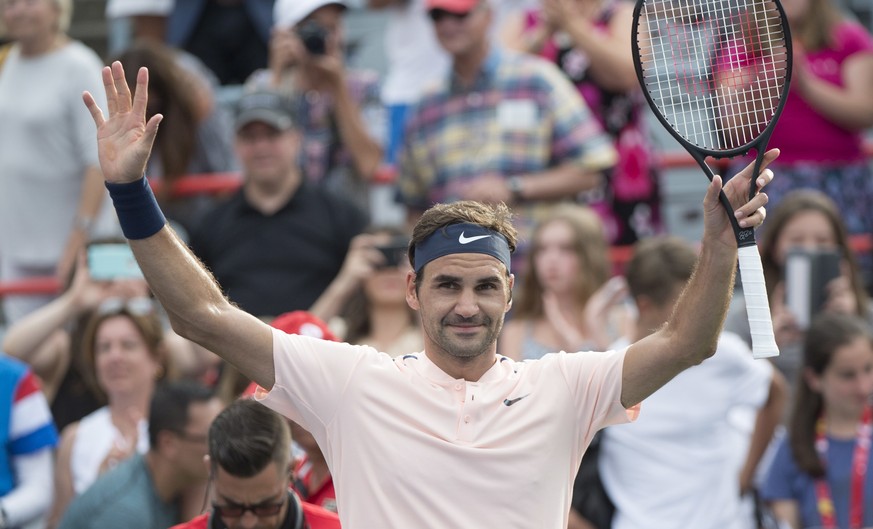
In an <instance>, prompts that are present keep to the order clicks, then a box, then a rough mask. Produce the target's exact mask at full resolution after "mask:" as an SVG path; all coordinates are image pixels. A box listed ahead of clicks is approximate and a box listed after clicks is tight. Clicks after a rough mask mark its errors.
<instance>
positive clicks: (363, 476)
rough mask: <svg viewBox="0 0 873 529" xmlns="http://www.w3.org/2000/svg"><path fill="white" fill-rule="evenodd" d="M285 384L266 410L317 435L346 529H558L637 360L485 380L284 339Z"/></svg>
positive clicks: (605, 356) (545, 362) (531, 368)
mask: <svg viewBox="0 0 873 529" xmlns="http://www.w3.org/2000/svg"><path fill="white" fill-rule="evenodd" d="M273 359H274V364H275V372H276V382H275V385H274V386H273V389H272V390H271V391H270V393H269V394H268V395H266V396H264V395H263V394H259V395H256V398H258V399H262V401H263V402H264V404H266V405H267V406H269V407H270V408H272V409H274V410H276V411H277V412H279V413H282V414H283V415H285V416H287V417H289V418H291V419H292V420H294V421H296V422H299V423H300V424H301V425H303V426H304V427H305V428H306V429H308V430H309V431H310V432H312V434H313V436H314V437H315V439H316V441H318V444H319V446H320V447H321V449H322V451H323V452H324V455H325V458H326V459H327V463H328V466H329V467H330V471H331V475H332V476H333V482H334V486H335V487H336V493H337V510H338V512H339V515H340V520H341V522H342V524H343V527H349V528H367V527H378V528H380V529H390V528H402V529H408V528H410V527H415V528H416V529H429V528H433V529H444V528H446V527H464V528H485V527H499V528H501V529H511V528H518V529H530V528H531V527H537V528H538V529H559V528H565V527H567V516H568V511H569V508H570V495H571V489H572V483H573V478H574V477H575V474H576V469H577V468H578V467H579V462H580V460H581V458H582V454H583V452H584V451H585V448H586V447H587V446H588V443H589V442H590V441H591V438H592V437H593V436H594V434H595V432H596V431H597V430H598V429H600V428H601V427H603V426H606V425H609V424H615V423H620V422H626V421H628V420H630V419H632V418H634V417H635V416H636V412H637V410H638V408H633V409H631V410H625V409H624V407H623V406H622V405H621V373H622V365H623V361H624V350H622V351H610V352H607V353H573V354H566V353H558V354H549V355H546V356H545V357H543V358H542V359H540V360H536V361H529V362H522V363H517V362H514V361H512V360H510V359H508V358H505V357H498V361H497V362H495V364H494V366H492V367H491V369H489V370H488V371H487V372H486V373H485V374H484V375H483V376H482V377H481V378H480V380H479V381H477V382H468V381H465V380H458V379H454V378H452V377H450V376H449V375H447V374H446V373H445V372H444V371H442V370H441V369H439V368H438V367H437V366H436V365H435V364H434V363H433V362H431V361H430V360H429V359H428V357H427V356H426V355H425V354H424V353H413V354H408V355H404V356H401V357H396V358H392V357H390V356H389V355H387V354H384V353H378V352H376V350H375V349H373V348H371V347H367V346H353V345H348V344H342V343H336V342H326V341H322V340H317V339H314V338H310V337H306V336H290V335H287V334H285V333H283V332H281V331H277V330H274V331H273Z"/></svg>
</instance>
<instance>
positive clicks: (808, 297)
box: [785, 249, 842, 329]
mask: <svg viewBox="0 0 873 529" xmlns="http://www.w3.org/2000/svg"><path fill="white" fill-rule="evenodd" d="M841 261H842V258H841V256H840V254H839V253H837V252H836V251H832V250H804V249H793V250H789V252H788V254H787V256H786V258H785V305H786V307H787V308H788V310H790V311H791V313H792V314H793V315H794V317H795V318H796V319H797V324H798V326H799V327H800V328H801V329H806V328H807V327H809V322H810V321H812V319H813V317H814V316H815V315H816V314H818V312H819V311H820V310H821V309H822V307H823V306H824V304H825V303H826V302H827V299H828V293H827V286H828V283H830V282H831V281H832V280H833V279H836V278H837V277H839V276H840V262H841Z"/></svg>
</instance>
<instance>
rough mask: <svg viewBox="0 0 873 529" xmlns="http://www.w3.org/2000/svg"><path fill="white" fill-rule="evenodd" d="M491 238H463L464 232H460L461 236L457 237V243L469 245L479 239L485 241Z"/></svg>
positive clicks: (487, 236)
mask: <svg viewBox="0 0 873 529" xmlns="http://www.w3.org/2000/svg"><path fill="white" fill-rule="evenodd" d="M489 237H491V236H490V235H477V236H475V237H464V232H461V235H460V236H459V237H458V242H459V243H461V244H470V243H471V242H473V241H478V240H479V239H487V238H489Z"/></svg>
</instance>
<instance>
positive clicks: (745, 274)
mask: <svg viewBox="0 0 873 529" xmlns="http://www.w3.org/2000/svg"><path fill="white" fill-rule="evenodd" d="M739 258H740V277H741V278H742V280H743V297H745V299H746V311H747V312H748V314H749V329H750V330H751V332H752V357H754V358H770V357H772V356H779V347H778V346H777V345H776V338H775V337H774V336H773V321H772V319H771V318H770V303H769V301H768V299H767V285H765V284H764V269H763V268H762V267H761V254H759V253H758V247H757V246H756V245H754V244H753V245H751V246H743V247H741V248H740V249H739Z"/></svg>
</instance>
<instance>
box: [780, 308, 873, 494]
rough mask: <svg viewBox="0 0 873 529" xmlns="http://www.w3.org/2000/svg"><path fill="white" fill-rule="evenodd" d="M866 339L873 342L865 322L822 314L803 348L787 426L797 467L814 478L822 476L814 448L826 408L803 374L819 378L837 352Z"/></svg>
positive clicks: (837, 315) (839, 315)
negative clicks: (820, 421) (810, 373)
mask: <svg viewBox="0 0 873 529" xmlns="http://www.w3.org/2000/svg"><path fill="white" fill-rule="evenodd" d="M860 337H863V338H865V339H866V340H868V341H870V342H871V343H873V334H871V331H870V328H869V326H868V324H867V322H866V321H864V320H862V319H861V318H859V317H857V316H851V315H847V314H822V315H821V316H818V317H816V319H815V320H813V322H812V324H811V325H810V326H809V330H808V331H807V332H806V340H805V342H804V348H803V369H802V370H801V372H800V375H799V378H798V381H797V392H796V393H795V395H794V408H793V409H792V412H791V418H790V420H789V423H788V429H789V434H788V435H789V440H790V443H791V451H792V453H793V454H794V459H795V461H796V462H797V466H798V468H800V469H801V470H803V471H804V472H806V473H807V474H809V475H810V476H812V477H816V478H818V477H822V476H824V473H825V468H824V464H823V463H822V461H821V460H820V459H819V457H818V453H817V452H816V449H815V434H816V432H815V428H816V422H818V418H819V417H820V416H821V413H822V410H823V409H824V399H823V398H822V396H821V393H818V392H816V391H813V390H812V388H810V387H809V384H808V383H807V381H806V376H805V375H804V372H806V371H811V372H812V373H815V374H816V375H818V376H821V375H822V373H824V372H825V370H826V369H827V368H828V366H829V365H830V363H831V360H833V357H834V353H835V352H836V350H837V349H839V348H841V347H844V346H846V345H848V344H850V343H852V342H853V341H855V340H856V339H858V338H860Z"/></svg>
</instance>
